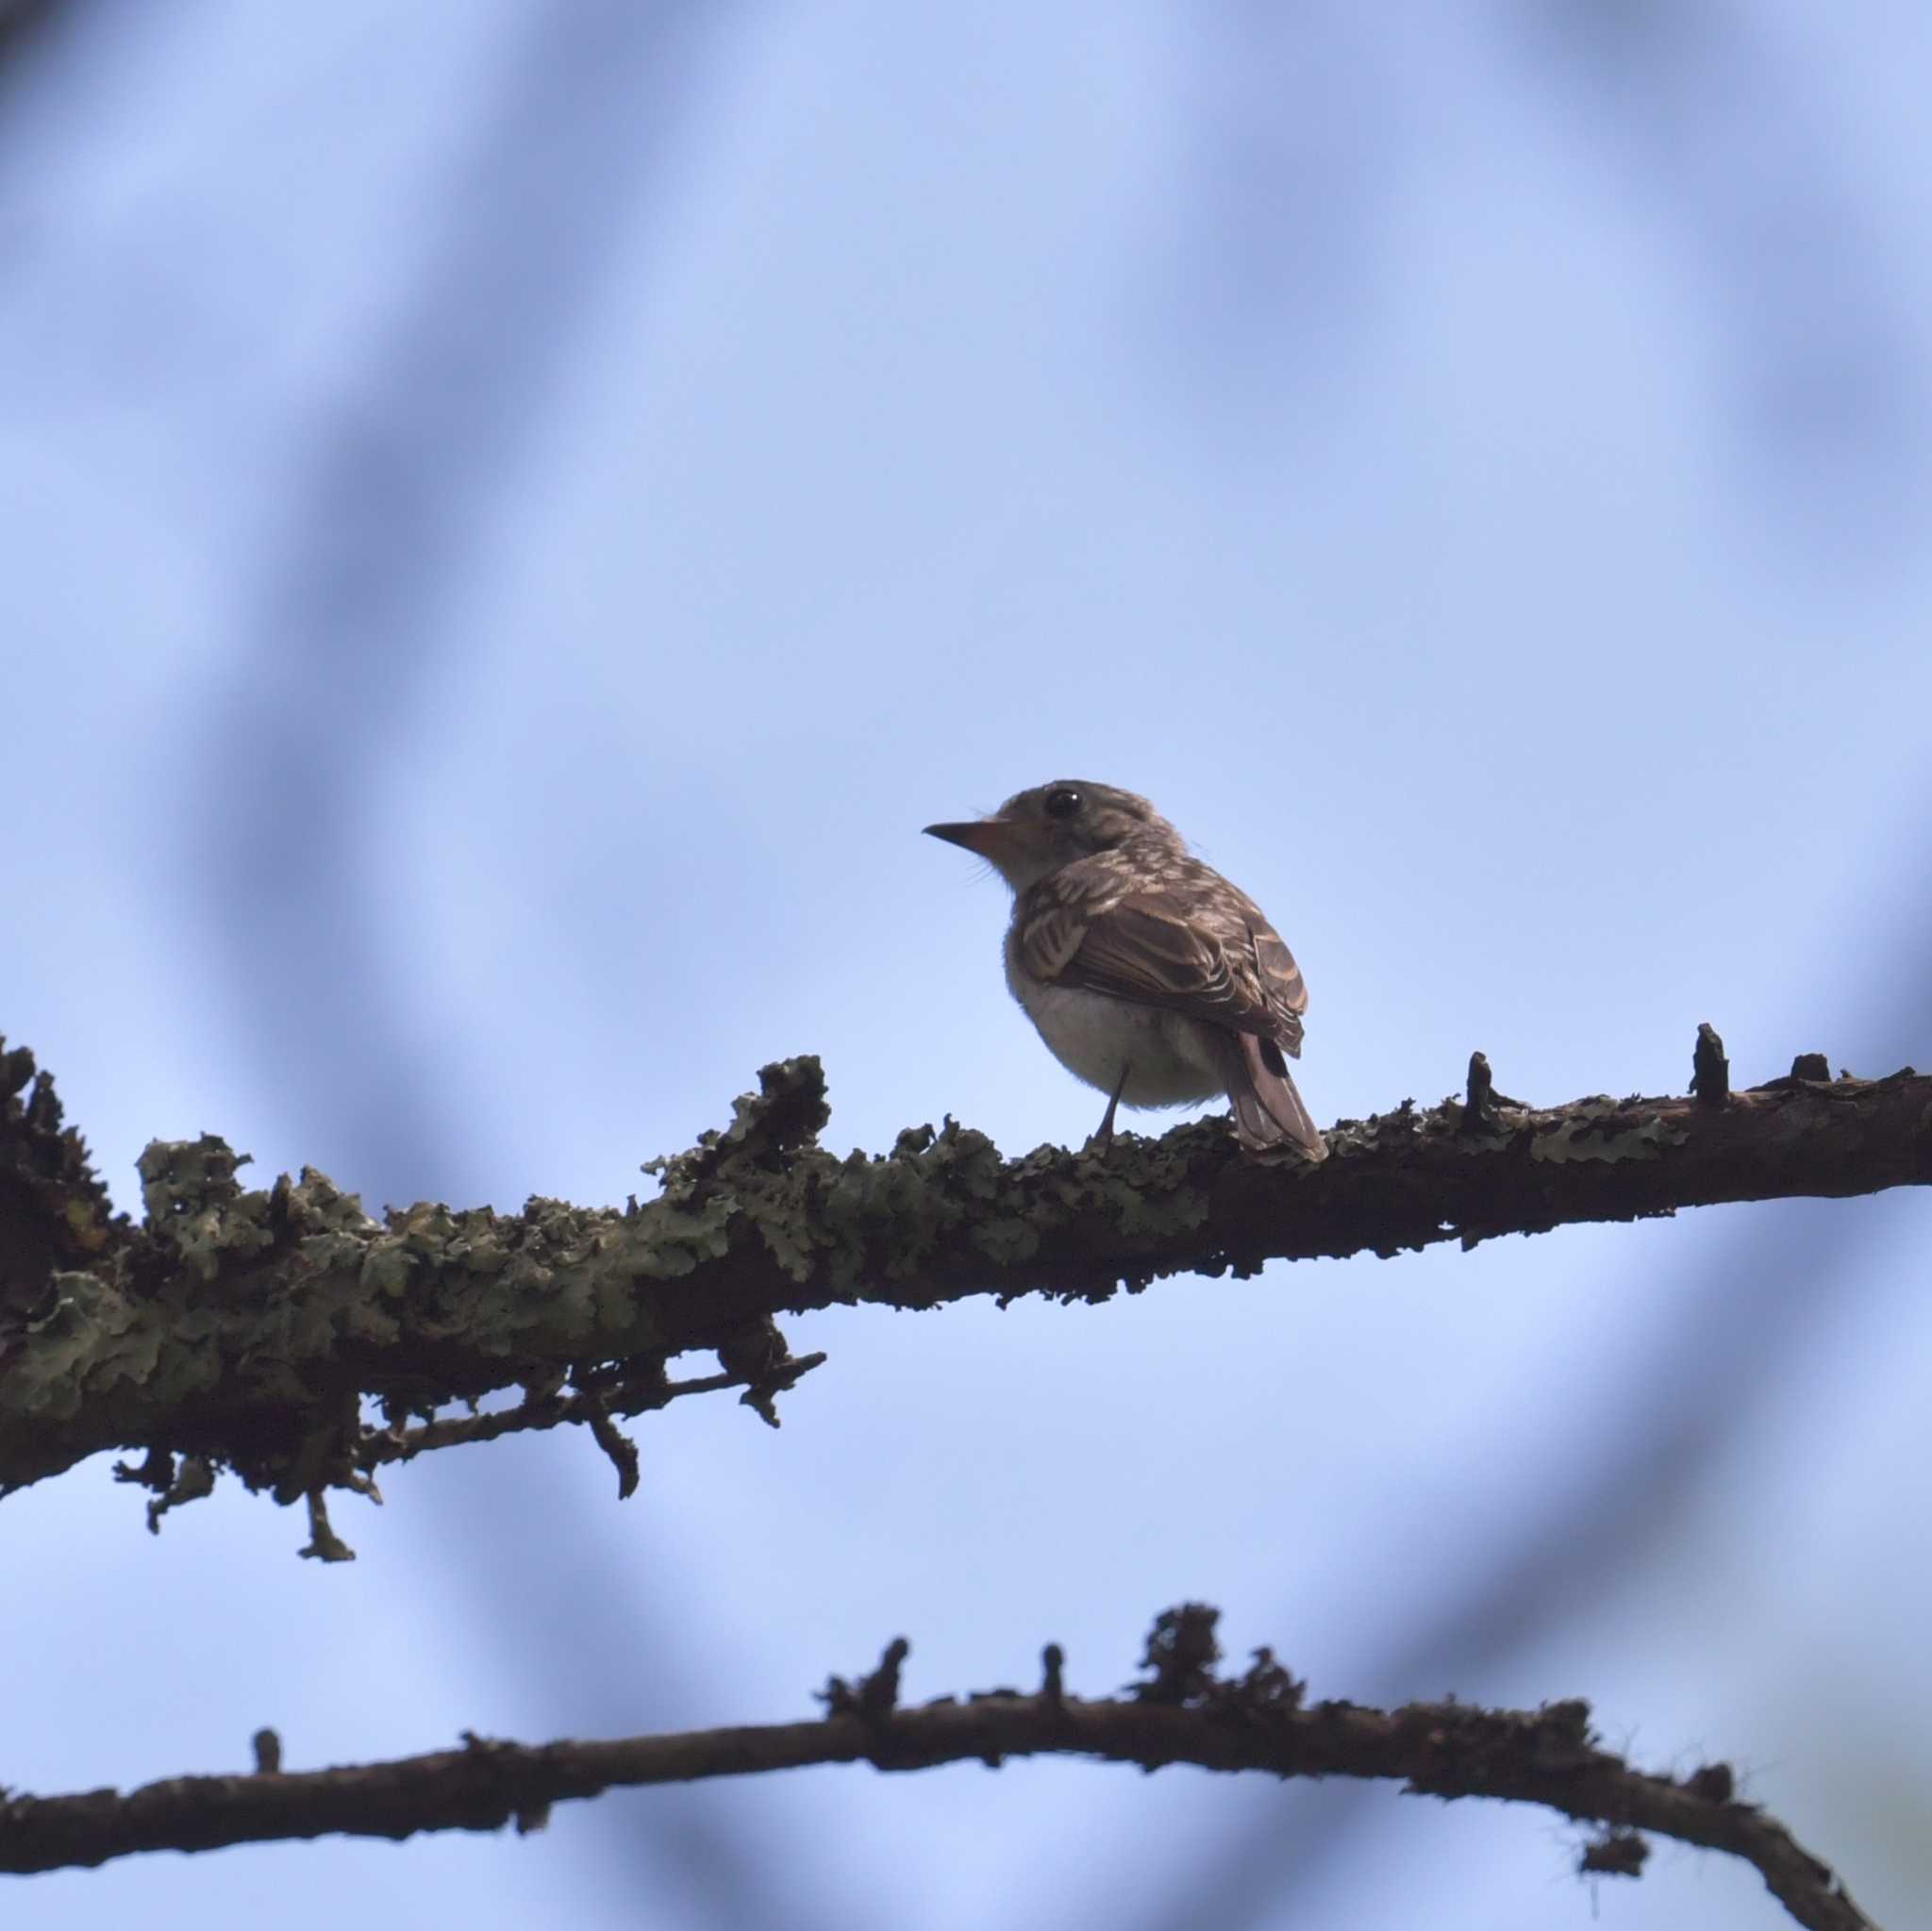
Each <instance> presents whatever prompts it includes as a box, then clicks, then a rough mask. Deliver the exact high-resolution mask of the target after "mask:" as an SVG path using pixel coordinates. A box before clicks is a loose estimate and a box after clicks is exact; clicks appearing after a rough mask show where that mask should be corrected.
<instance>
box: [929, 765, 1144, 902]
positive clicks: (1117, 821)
mask: <svg viewBox="0 0 1932 1931" xmlns="http://www.w3.org/2000/svg"><path fill="white" fill-rule="evenodd" d="M925 829H926V831H927V833H928V834H929V835H930V836H931V837H933V838H942V839H944V840H945V841H946V842H947V843H948V844H955V845H963V846H964V847H965V848H966V850H967V851H969V852H977V853H978V854H979V856H980V857H982V858H986V859H988V860H990V861H991V863H992V865H993V866H994V867H995V868H996V869H997V870H998V872H999V874H1000V875H1001V876H1002V877H1003V878H1004V879H1005V880H1006V881H1007V883H1008V885H1010V886H1011V887H1012V888H1013V890H1014V891H1025V889H1026V888H1027V887H1028V886H1029V885H1032V884H1034V883H1035V882H1036V881H1037V880H1039V879H1041V878H1044V877H1045V876H1046V875H1047V874H1048V873H1050V872H1058V870H1059V868H1060V867H1061V866H1062V865H1071V864H1072V863H1073V862H1074V859H1075V858H1084V857H1089V856H1090V855H1091V854H1092V853H1094V852H1107V851H1111V850H1112V849H1113V848H1114V847H1115V846H1116V845H1123V844H1125V843H1126V841H1128V840H1129V839H1131V838H1135V837H1138V836H1140V835H1141V834H1143V833H1146V832H1149V831H1155V832H1158V833H1160V834H1162V835H1163V836H1164V837H1166V838H1169V839H1176V841H1177V835H1176V833H1175V832H1174V826H1173V825H1171V824H1169V823H1168V822H1167V820H1166V819H1164V818H1163V817H1161V815H1160V813H1159V812H1158V811H1157V810H1155V808H1154V807H1153V806H1152V805H1150V804H1149V803H1148V802H1147V800H1146V799H1145V798H1141V797H1137V796H1135V794H1134V793H1133V792H1132V791H1116V790H1115V789H1114V787H1113V786H1112V785H1096V784H1090V783H1089V782H1088V781H1087V780H1086V779H1084V778H1072V777H1062V778H1055V779H1054V780H1053V782H1052V783H1051V784H1044V785H1035V786H1034V787H1033V789H1032V790H1031V791H1016V792H1015V793H1014V794H1013V795H1012V796H1011V797H1010V798H1008V800H1007V802H1006V803H1005V804H1004V805H1002V806H1001V807H1000V808H999V809H998V810H997V811H995V812H994V813H993V815H992V816H991V818H975V819H973V820H972V821H970V822H969V823H967V824H928V825H927V826H926V827H925Z"/></svg>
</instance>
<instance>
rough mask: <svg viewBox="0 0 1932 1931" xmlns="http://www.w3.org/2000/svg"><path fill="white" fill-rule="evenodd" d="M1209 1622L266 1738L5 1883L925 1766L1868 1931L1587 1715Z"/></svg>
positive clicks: (1696, 1790) (1797, 1854) (1781, 1849)
mask: <svg viewBox="0 0 1932 1931" xmlns="http://www.w3.org/2000/svg"><path fill="white" fill-rule="evenodd" d="M1215 1618H1216V1612H1215V1611H1214V1610H1212V1609H1210V1608H1207V1607H1205V1606H1201V1605H1198V1604H1189V1605H1184V1606H1182V1607H1180V1608H1178V1609H1172V1610H1169V1611H1167V1612H1166V1613H1165V1614H1164V1615H1163V1616H1161V1617H1160V1618H1159V1619H1158V1622H1157V1623H1155V1626H1154V1631H1153V1634H1152V1636H1151V1637H1150V1639H1149V1642H1148V1651H1147V1658H1146V1662H1145V1665H1144V1668H1145V1669H1146V1670H1147V1672H1148V1675H1147V1677H1146V1679H1145V1680H1143V1681H1142V1682H1141V1683H1139V1684H1138V1685H1136V1686H1135V1687H1134V1688H1133V1690H1130V1691H1129V1692H1128V1693H1127V1694H1126V1695H1124V1696H1122V1697H1117V1698H1108V1699H1102V1700H1098V1701H1090V1700H1087V1699H1083V1698H1078V1697H1072V1696H1068V1695H1067V1694H1066V1693H1065V1690H1064V1689H1063V1687H1062V1683H1061V1657H1060V1654H1059V1651H1058V1647H1057V1646H1055V1645H1049V1646H1048V1649H1047V1652H1046V1656H1045V1674H1044V1679H1043V1681H1042V1684H1041V1688H1040V1689H1039V1690H1036V1691H1034V1692H1032V1693H1031V1694H1026V1693H1023V1692H1021V1691H1019V1690H989V1691H986V1692H984V1693H981V1694H975V1695H973V1696H971V1697H969V1698H968V1699H966V1700H965V1701H964V1702H958V1701H955V1700H954V1699H953V1698H951V1697H944V1698H941V1699H940V1700H939V1701H937V1702H934V1703H929V1704H925V1705H924V1706H919V1707H916V1708H901V1707H900V1706H898V1688H899V1673H900V1669H901V1666H902V1665H903V1663H904V1661H905V1658H906V1656H907V1651H908V1645H907V1644H906V1643H905V1641H904V1640H903V1639H901V1640H898V1641H895V1642H894V1643H893V1644H892V1645H891V1647H890V1648H889V1649H888V1650H887V1652H886V1655H885V1657H884V1658H883V1660H882V1662H881V1665H880V1667H879V1669H878V1670H877V1671H875V1672H874V1673H873V1674H872V1675H870V1676H867V1677H862V1678H860V1679H859V1680H858V1682H857V1683H856V1684H853V1683H846V1682H844V1681H843V1680H841V1679H840V1678H837V1677H835V1678H833V1679H832V1681H831V1683H830V1684H829V1685H828V1686H827V1688H826V1690H824V1692H822V1696H823V1700H824V1703H825V1705H826V1713H825V1715H824V1718H823V1719H821V1720H819V1721H816V1722H808V1723H769V1724H755V1725H745V1726H741V1727H737V1728H730V1729H718V1730H697V1731H689V1732H685V1733H683V1734H681V1735H673V1736H660V1737H629V1738H624V1739H620V1740H614V1741H608V1742H572V1741H563V1742H556V1743H549V1744H544V1745H541V1746H538V1747H531V1746H526V1745H523V1744H517V1743H507V1742H498V1741H491V1740H485V1739H482V1738H479V1737H475V1736H470V1737H466V1738H465V1740H464V1744H463V1747H462V1748H461V1749H459V1750H446V1751H439V1752H436V1753H434V1754H432V1755H429V1756H411V1757H404V1758H401V1759H398V1760H396V1761H393V1762H388V1763H373V1764H358V1765H351V1766H344V1767H341V1768H337V1769H333V1770H321V1771H306V1772H289V1771H283V1770H280V1769H279V1768H278V1767H277V1766H279V1763H280V1761H281V1754H280V1744H279V1741H278V1740H275V1738H274V1733H273V1732H266V1731H265V1732H261V1733H258V1737H257V1739H256V1740H255V1748H256V1752H257V1761H258V1764H259V1765H260V1766H262V1767H261V1768H260V1769H258V1771H257V1773H255V1774H253V1775H235V1776H187V1777H171V1778H169V1779H167V1780H165V1781H164V1782H160V1783H155V1784H149V1785H147V1786H145V1787H144V1788H143V1789H141V1790H133V1791H130V1792H128V1793H127V1794H125V1796H124V1795H123V1794H121V1793H120V1792H119V1791H116V1790H90V1791H85V1792H82V1793H79V1794H76V1795H73V1796H62V1797H29V1796H25V1795H11V1796H6V1797H4V1798H0V1871H8V1872H35V1871H51V1870H57V1869H60V1868H63V1867H68V1866H75V1865H94V1864H100V1863H104V1862H106V1861H107V1860H108V1858H110V1857H120V1856H129V1855H132V1854H134V1853H138V1852H143V1851H158V1850H174V1851H204V1850H212V1849H215V1848H218V1847H220V1846H223V1845H226V1844H238V1843H259V1842H263V1841H268V1840H274V1839H295V1838H315V1837H323V1836H327V1835H331V1834H336V1833H341V1834H345V1835H349V1836H356V1837H382V1838H392V1839H401V1838H407V1837H410V1836H412V1835H414V1834H415V1833H416V1832H418V1831H430V1830H496V1829H500V1828H502V1827H503V1826H504V1825H505V1824H507V1823H515V1824H516V1826H517V1828H518V1829H519V1830H520V1831H528V1830H532V1829H537V1828H541V1826H542V1825H543V1824H544V1823H546V1822H547V1821H548V1813H549V1810H550V1807H551V1806H553V1805H554V1804H557V1803H559V1802H562V1801H564V1800H566V1799H572V1798H582V1797H593V1796H596V1795H598V1794H599V1793H600V1792H602V1791H604V1790H611V1789H616V1788H620V1787H625V1786H632V1785H641V1784H663V1783H687V1782H691V1781H694V1780H696V1779H699V1778H705V1777H717V1776H747V1775H755V1774H758V1773H763V1772H768V1771H776V1770H795V1769H800V1768H803V1767H805V1766H807V1765H810V1764H829V1763H856V1762H866V1763H870V1764H872V1765H874V1767H875V1768H877V1769H879V1770H882V1771H910V1770H926V1769H930V1768H932V1767H934V1766H935V1765H939V1764H944V1763H962V1762H969V1761H972V1760H974V1759H975V1758H976V1759H978V1760H979V1761H981V1762H984V1763H986V1764H987V1765H988V1766H989V1767H991V1768H995V1769H996V1768H998V1767H999V1766H1000V1764H1001V1763H1003V1762H1004V1760H1005V1759H1006V1758H1007V1757H1008V1756H1049V1755H1052V1756H1091V1757H1098V1758H1103V1759H1106V1760H1108V1761H1110V1762H1115V1763H1133V1764H1138V1765H1140V1766H1141V1768H1142V1769H1145V1770H1156V1769H1160V1768H1162V1767H1164V1766H1166V1765H1169V1764H1193V1765H1196V1766H1198V1767H1200V1768H1201V1769H1204V1770H1212V1771H1229V1772H1233V1771H1256V1772H1263V1773H1268V1774H1270V1775H1274V1776H1279V1777H1325V1776H1352V1777H1375V1778H1386V1779H1391V1780H1394V1781H1396V1782H1399V1783H1400V1784H1401V1785H1402V1787H1403V1789H1404V1790H1405V1791H1407V1792H1408V1793H1410V1794H1413V1795H1417V1796H1431V1797H1441V1798H1443V1799H1453V1798H1457V1797H1493V1798H1500V1799H1504V1800H1506V1801H1508V1802H1514V1803H1525V1804H1539V1805H1542V1806H1547V1807H1548V1808H1549V1809H1551V1810H1554V1811H1556V1812H1557V1813H1559V1814H1560V1815H1562V1816H1565V1817H1570V1818H1574V1819H1576V1820H1577V1821H1578V1822H1581V1823H1591V1824H1595V1825H1598V1826H1600V1831H1599V1834H1598V1835H1597V1836H1595V1837H1594V1838H1593V1839H1591V1841H1590V1842H1589V1843H1588V1844H1586V1846H1585V1847H1584V1849H1583V1851H1582V1852H1581V1854H1580V1855H1579V1857H1578V1860H1577V1868H1578V1870H1579V1871H1580V1872H1582V1873H1587V1874H1593V1875H1626V1876H1635V1875H1637V1874H1639V1873H1641V1870H1642V1867H1643V1863H1644V1859H1645V1856H1647V1850H1648V1846H1647V1843H1646V1841H1645V1839H1644V1838H1643V1836H1642V1833H1645V1832H1650V1833H1654V1834H1656V1835H1657V1836H1659V1837H1670V1838H1674V1839H1677V1840H1678V1841H1680V1842H1683V1843H1687V1844H1696V1845H1700V1846H1702V1847H1704V1848H1706V1849H1708V1850H1715V1851H1724V1852H1727V1853H1729V1854H1730V1855H1732V1856H1738V1857H1741V1858H1743V1859H1744V1860H1745V1861H1746V1862H1747V1863H1749V1864H1751V1865H1752V1866H1753V1867H1754V1868H1755V1869H1756V1870H1757V1872H1758V1873H1759V1874H1760V1875H1761V1876H1762V1877H1763V1879H1764V1882H1765V1885H1766V1887H1767V1888H1768V1889H1770V1891H1771V1892H1772V1894H1773V1896H1774V1897H1775V1898H1776V1899H1777V1900H1778V1902H1779V1903H1780V1904H1782V1905H1783V1906H1784V1907H1785V1908H1786V1910H1787V1911H1788V1912H1789V1913H1790V1916H1791V1918H1792V1919H1794V1920H1795V1921H1796V1922H1797V1923H1800V1924H1803V1925H1806V1926H1807V1927H1810V1931H1874V1927H1873V1925H1872V1923H1871V1921H1870V1920H1869V1919H1868V1918H1866V1917H1865V1916H1864V1914H1863V1913H1862V1912H1860V1911H1859V1910H1858V1908H1857V1906H1856V1905H1854V1904H1853V1902H1852V1900H1851V1898H1850V1897H1849V1895H1848V1894H1847V1893H1846V1891H1845V1889H1844V1888H1843V1886H1842V1885H1841V1884H1840V1882H1839V1881H1838V1880H1837V1879H1836V1878H1835V1877H1834V1876H1833V1874H1832V1873H1831V1871H1830V1870H1829V1869H1828V1867H1826V1866H1825V1865H1824V1864H1823V1863H1821V1862H1820V1861H1819V1860H1818V1859H1817V1858H1816V1857H1814V1856H1811V1855H1810V1853H1809V1852H1807V1851H1806V1850H1805V1849H1804V1848H1803V1847H1802V1846H1801V1845H1800V1844H1799V1843H1798V1842H1797V1841H1796V1840H1795V1839H1793V1838H1792V1837H1791V1835H1790V1832H1789V1831H1788V1830H1786V1829H1785V1827H1784V1826H1783V1825H1782V1824H1780V1823H1777V1822H1776V1821H1775V1820H1774V1819H1773V1818H1770V1817H1768V1816H1766V1815H1765V1813H1764V1812H1763V1811H1762V1810H1760V1809H1758V1808H1757V1806H1755V1805H1752V1804H1746V1803H1743V1802H1740V1800H1739V1799H1738V1797H1737V1795H1736V1793H1735V1790H1734V1788H1733V1777H1732V1773H1731V1772H1730V1770H1729V1768H1728V1767H1727V1766H1725V1765H1724V1764H1707V1765H1706V1766H1705V1767H1704V1768H1702V1769H1700V1770H1697V1771H1694V1772H1692V1773H1691V1774H1690V1775H1688V1776H1685V1777H1672V1776H1667V1775H1661V1774H1657V1773H1648V1772H1643V1771H1638V1770H1634V1769H1632V1768H1631V1767H1630V1765H1629V1764H1628V1763H1626V1762H1625V1761H1624V1759H1623V1758H1622V1757H1620V1756H1614V1755H1612V1754H1611V1753H1610V1752H1608V1751H1607V1750H1604V1749H1603V1748H1601V1747H1600V1745H1599V1744H1598V1743H1597V1741H1596V1740H1595V1739H1594V1737H1593V1735H1592V1734H1591V1729H1590V1707H1589V1706H1588V1705H1587V1704H1585V1703H1582V1702H1580V1701H1573V1702H1563V1703H1555V1704H1546V1705H1544V1706H1543V1707H1542V1708H1541V1709H1538V1710H1530V1711H1523V1710H1486V1709H1477V1708H1474V1707H1471V1706H1467V1705H1464V1704H1458V1703H1453V1702H1451V1703H1416V1704H1408V1705H1406V1706H1403V1707H1402V1708H1399V1709H1390V1710H1384V1709H1370V1708H1365V1707H1363V1706H1359V1705H1356V1704H1350V1703H1318V1704H1314V1705H1308V1704H1307V1703H1306V1702H1305V1700H1304V1686H1303V1685H1302V1684H1301V1683H1300V1682H1298V1681H1297V1680H1296V1679H1295V1678H1294V1677H1293V1676H1292V1675H1291V1674H1290V1673H1289V1672H1288V1671H1287V1670H1285V1669H1284V1668H1282V1666H1281V1665H1280V1664H1279V1663H1277V1662H1276V1661H1275V1660H1274V1657H1273V1656H1272V1655H1271V1654H1270V1653H1269V1652H1268V1651H1266V1650H1260V1651H1257V1653H1256V1656H1255V1660H1254V1663H1253V1665H1252V1667H1251V1668H1250V1669H1248V1670H1247V1671H1246V1672H1245V1673H1243V1674H1242V1675H1241V1676H1239V1677H1233V1678H1219V1677H1217V1676H1216V1675H1215V1674H1214V1672H1213V1664H1214V1662H1215V1661H1216V1660H1218V1658H1219V1655H1220V1652H1219V1649H1218V1647H1217V1646H1216V1644H1215V1641H1214V1625H1215Z"/></svg>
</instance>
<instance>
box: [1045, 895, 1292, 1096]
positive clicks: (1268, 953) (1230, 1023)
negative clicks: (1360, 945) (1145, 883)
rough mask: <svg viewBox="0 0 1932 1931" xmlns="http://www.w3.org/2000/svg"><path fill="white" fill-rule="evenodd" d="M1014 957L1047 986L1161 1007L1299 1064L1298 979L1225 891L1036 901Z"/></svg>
mask: <svg viewBox="0 0 1932 1931" xmlns="http://www.w3.org/2000/svg"><path fill="white" fill-rule="evenodd" d="M1052 882H1053V881H1051V880H1047V881H1045V884H1046V885H1047V886H1051V884H1052ZM1217 883H1220V882H1219V881H1217ZM1036 891H1040V889H1039V888H1036ZM1020 953H1021V957H1022V960H1023V961H1024V964H1025V965H1026V967H1027V968H1028V970H1029V971H1030V972H1031V973H1032V974H1034V976H1035V977H1036V978H1041V979H1044V980H1047V981H1048V982H1050V983H1051V984H1054V985H1057V986H1074V987H1079V988H1081V989H1083V990H1087V991H1090V992H1103V993H1105V994H1107V996H1108V998H1111V999H1130V1000H1133V1001H1135V1002H1137V1003H1138V1004H1140V1005H1142V1006H1160V1007H1167V1008H1168V1009H1169V1010H1170V1011H1174V1012H1183V1013H1186V1014H1187V1015H1188V1016H1189V1017H1190V1018H1191V1019H1199V1020H1205V1021H1206V1022H1207V1023H1208V1024H1210V1025H1222V1026H1226V1027H1227V1028H1228V1029H1229V1030H1230V1031H1233V1032H1241V1033H1255V1034H1258V1035H1259V1036H1260V1037H1261V1038H1263V1039H1268V1040H1274V1042H1275V1044H1276V1045H1278V1046H1279V1047H1280V1048H1281V1049H1282V1050H1283V1051H1284V1052H1286V1053H1288V1054H1290V1055H1291V1056H1292V1057H1299V1056H1300V1053H1301V1049H1302V1021H1301V1015H1302V1013H1303V1012H1304V1011H1305V1010H1306V1009H1307V1003H1308V992H1307V987H1306V986H1305V985H1304V984H1303V983H1302V975H1301V969H1300V968H1299V967H1298V966H1297V965H1296V964H1295V962H1294V955H1293V954H1292V953H1291V952H1290V951H1289V949H1288V947H1287V946H1286V945H1284V944H1283V943H1282V941H1281V939H1280V936H1279V935H1278V934H1277V933H1276V932H1275V930H1274V927H1273V926H1272V925H1270V924H1269V923H1268V921H1267V920H1266V919H1265V918H1263V917H1262V915H1261V912H1260V910H1259V908H1258V907H1256V906H1255V905H1254V904H1253V902H1252V901H1250V900H1249V899H1247V898H1245V897H1243V896H1242V895H1241V893H1239V892H1237V891H1235V890H1234V888H1233V887H1232V886H1228V885H1225V884H1220V889H1219V891H1216V892H1204V893H1196V892H1194V891H1136V892H1127V893H1124V894H1122V895H1120V896H1118V897H1113V896H1106V897H1074V898H1072V899H1066V898H1061V897H1058V896H1048V895H1046V894H1045V893H1044V892H1041V895H1040V896H1039V898H1038V899H1037V900H1036V903H1035V905H1034V906H1033V907H1030V908H1028V910H1027V911H1026V913H1025V915H1024V917H1023V918H1022V920H1021V924H1020Z"/></svg>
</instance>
